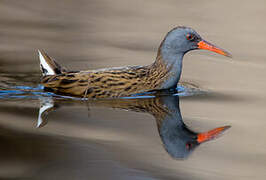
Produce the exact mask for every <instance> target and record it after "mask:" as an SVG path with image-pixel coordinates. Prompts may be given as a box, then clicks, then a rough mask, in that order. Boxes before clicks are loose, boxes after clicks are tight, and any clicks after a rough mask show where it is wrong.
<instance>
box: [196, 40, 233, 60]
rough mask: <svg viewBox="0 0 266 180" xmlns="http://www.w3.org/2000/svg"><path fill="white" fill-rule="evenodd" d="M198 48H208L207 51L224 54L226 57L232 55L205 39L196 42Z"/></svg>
mask: <svg viewBox="0 0 266 180" xmlns="http://www.w3.org/2000/svg"><path fill="white" fill-rule="evenodd" d="M198 48H199V49H206V50H209V51H213V52H216V53H218V54H221V55H224V56H227V57H232V55H231V54H230V53H229V52H226V51H225V50H223V49H221V48H218V47H217V46H215V45H213V44H211V43H209V42H207V41H205V40H201V41H200V42H199V43H198Z"/></svg>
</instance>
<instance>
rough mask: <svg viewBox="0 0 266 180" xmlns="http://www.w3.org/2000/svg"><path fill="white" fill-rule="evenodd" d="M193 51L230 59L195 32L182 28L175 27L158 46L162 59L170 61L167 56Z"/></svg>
mask: <svg viewBox="0 0 266 180" xmlns="http://www.w3.org/2000/svg"><path fill="white" fill-rule="evenodd" d="M195 49H205V50H209V51H213V52H216V53H218V54H221V55H224V56H227V57H231V54H230V53H229V52H227V51H225V50H223V49H221V48H219V47H217V46H215V45H213V44H211V43H209V42H207V41H205V40H203V39H202V38H201V36H200V35H199V34H198V33H197V32H196V31H195V30H193V29H191V28H189V27H183V26H179V27H176V28H174V29H172V30H171V31H170V32H168V33H167V35H166V36H165V38H164V40H163V42H162V44H161V46H160V51H161V52H160V53H161V54H162V55H163V56H164V57H163V58H164V59H170V58H171V57H168V56H174V55H184V54H185V53H186V52H188V51H191V50H195Z"/></svg>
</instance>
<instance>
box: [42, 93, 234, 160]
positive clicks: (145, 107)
mask: <svg viewBox="0 0 266 180" xmlns="http://www.w3.org/2000/svg"><path fill="white" fill-rule="evenodd" d="M58 103H60V102H57V101H53V99H51V98H44V99H41V107H40V110H39V117H38V123H37V127H43V126H44V125H45V124H46V123H47V122H48V118H47V117H48V116H47V115H48V113H49V112H51V111H53V110H54V109H56V108H58V107H59V106H58ZM61 103H62V102H61ZM87 105H88V107H90V106H104V107H111V108H120V109H126V110H131V111H135V112H146V113H149V114H152V115H153V116H154V118H155V119H156V123H157V128H158V132H159V134H160V137H161V140H162V143H163V146H164V148H165V150H166V151H167V152H168V154H169V155H170V156H172V157H173V158H176V159H185V158H187V157H188V156H189V155H190V154H191V152H193V150H194V149H195V148H196V147H198V146H199V145H200V144H201V143H203V142H206V141H209V140H212V139H214V138H216V137H218V136H219V135H221V134H222V133H223V132H224V131H225V130H226V129H228V128H229V127H230V126H222V127H218V128H215V129H213V130H210V131H207V132H203V133H197V132H194V131H192V130H190V129H189V128H188V127H187V126H186V125H185V124H184V122H183V119H182V116H181V112H180V107H179V97H178V96H163V97H156V98H147V99H142V98H141V99H115V100H97V101H88V103H87Z"/></svg>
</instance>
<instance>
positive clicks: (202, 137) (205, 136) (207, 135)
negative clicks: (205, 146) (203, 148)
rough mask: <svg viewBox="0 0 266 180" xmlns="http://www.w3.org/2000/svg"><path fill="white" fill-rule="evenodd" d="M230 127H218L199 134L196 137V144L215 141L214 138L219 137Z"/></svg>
mask: <svg viewBox="0 0 266 180" xmlns="http://www.w3.org/2000/svg"><path fill="white" fill-rule="evenodd" d="M230 127H231V126H222V127H218V128H215V129H212V130H210V131H207V132H204V133H199V134H198V135H197V142H198V143H203V142H206V141H209V140H212V139H215V138H217V137H219V136H220V135H221V134H222V133H223V132H224V131H226V130H227V129H229V128H230Z"/></svg>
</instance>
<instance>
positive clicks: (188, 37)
mask: <svg viewBox="0 0 266 180" xmlns="http://www.w3.org/2000/svg"><path fill="white" fill-rule="evenodd" d="M186 38H187V40H189V41H191V40H193V39H194V36H193V35H192V34H187V36H186Z"/></svg>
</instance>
